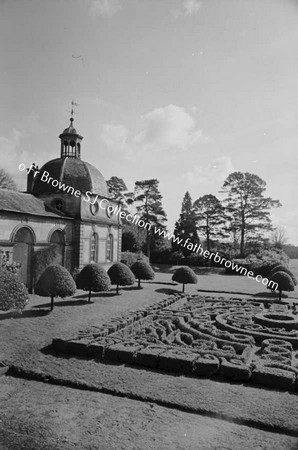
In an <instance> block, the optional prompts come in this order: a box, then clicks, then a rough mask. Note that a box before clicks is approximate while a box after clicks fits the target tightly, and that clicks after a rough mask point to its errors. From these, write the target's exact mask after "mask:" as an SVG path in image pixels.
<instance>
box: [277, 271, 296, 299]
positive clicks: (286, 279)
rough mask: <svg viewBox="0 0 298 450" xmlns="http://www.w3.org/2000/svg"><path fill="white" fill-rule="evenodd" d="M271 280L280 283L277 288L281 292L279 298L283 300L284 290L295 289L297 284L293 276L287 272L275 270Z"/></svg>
mask: <svg viewBox="0 0 298 450" xmlns="http://www.w3.org/2000/svg"><path fill="white" fill-rule="evenodd" d="M271 281H273V282H274V283H277V284H278V287H277V290H278V292H279V300H280V301H281V295H282V291H288V292H289V291H294V290H295V286H294V282H293V280H292V278H291V277H290V275H289V274H288V273H286V272H275V273H274V274H273V275H272V277H271Z"/></svg>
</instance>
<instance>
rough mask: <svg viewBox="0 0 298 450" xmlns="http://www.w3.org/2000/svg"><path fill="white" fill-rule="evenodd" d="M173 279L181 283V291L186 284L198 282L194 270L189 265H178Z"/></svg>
mask: <svg viewBox="0 0 298 450" xmlns="http://www.w3.org/2000/svg"><path fill="white" fill-rule="evenodd" d="M172 280H173V281H177V282H178V283H182V285H183V287H182V292H184V291H185V285H186V284H196V283H197V282H198V277H197V276H196V274H195V273H194V271H193V270H192V269H191V268H190V267H186V266H184V267H180V268H179V269H177V270H176V271H175V272H174V274H173V276H172Z"/></svg>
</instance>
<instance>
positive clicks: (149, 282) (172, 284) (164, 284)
mask: <svg viewBox="0 0 298 450" xmlns="http://www.w3.org/2000/svg"><path fill="white" fill-rule="evenodd" d="M141 283H144V284H162V285H163V286H176V283H170V282H164V281H145V280H144V281H143V280H142V281H141Z"/></svg>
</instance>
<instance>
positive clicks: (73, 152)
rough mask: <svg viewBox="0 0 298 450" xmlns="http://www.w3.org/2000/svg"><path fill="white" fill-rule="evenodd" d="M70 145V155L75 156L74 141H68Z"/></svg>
mask: <svg viewBox="0 0 298 450" xmlns="http://www.w3.org/2000/svg"><path fill="white" fill-rule="evenodd" d="M70 146H71V152H70V156H75V154H76V150H75V149H76V143H75V141H70Z"/></svg>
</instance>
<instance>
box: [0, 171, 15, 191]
mask: <svg viewBox="0 0 298 450" xmlns="http://www.w3.org/2000/svg"><path fill="white" fill-rule="evenodd" d="M0 189H11V190H12V191H17V185H16V183H15V182H14V180H13V178H12V176H11V175H9V173H7V172H6V171H5V170H4V169H0Z"/></svg>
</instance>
